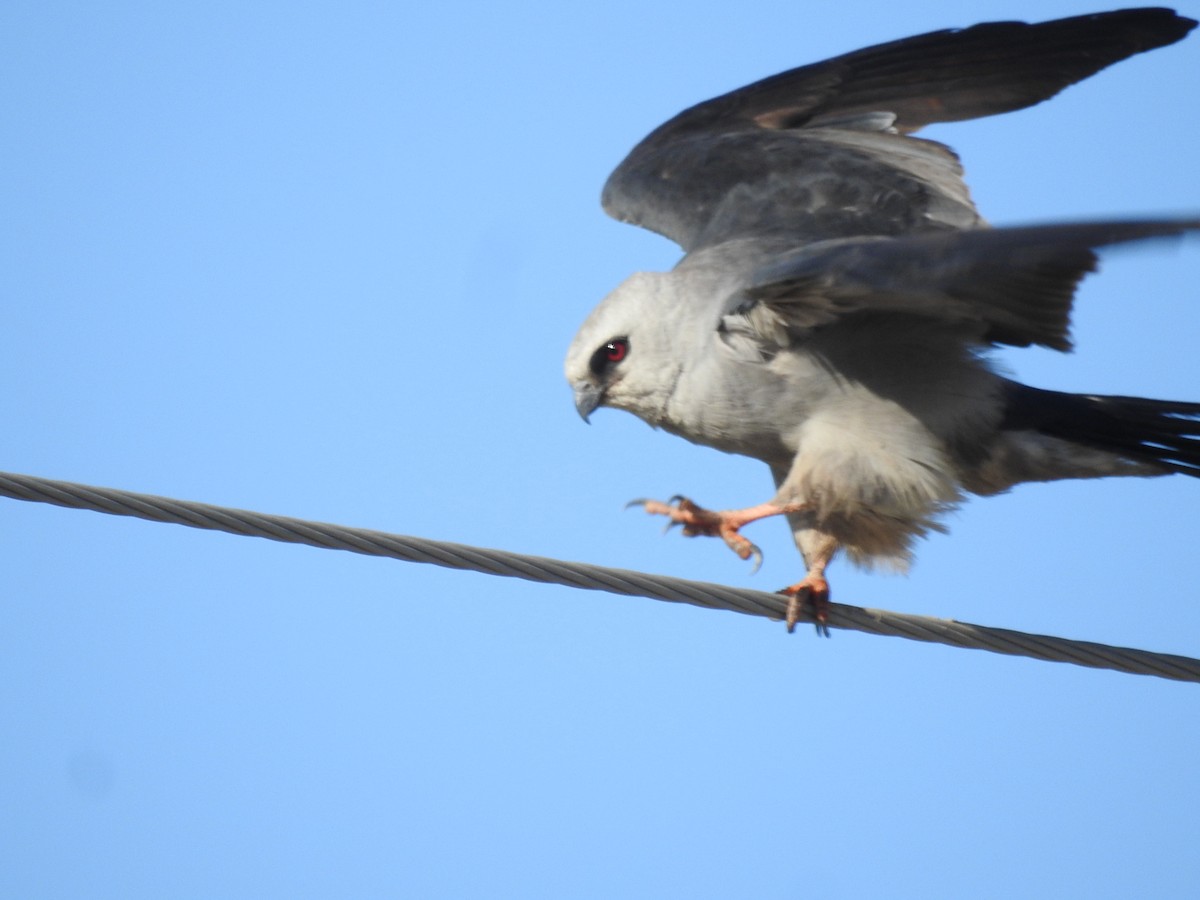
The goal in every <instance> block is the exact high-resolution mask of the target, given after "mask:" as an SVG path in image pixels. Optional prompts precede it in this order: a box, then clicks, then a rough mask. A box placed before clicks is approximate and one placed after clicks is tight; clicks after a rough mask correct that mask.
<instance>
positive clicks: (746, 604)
mask: <svg viewBox="0 0 1200 900" xmlns="http://www.w3.org/2000/svg"><path fill="white" fill-rule="evenodd" d="M0 496H5V497H10V498H12V499H15V500H28V501H32V502H39V503H52V504H54V505H56V506H66V507H70V508H72V509H89V510H93V511H96V512H104V513H109V514H111V515H117V516H132V517H134V518H139V519H148V520H149V521H152V522H172V523H174V524H177V525H187V526H189V527H192V528H206V529H209V530H211V531H224V532H227V533H229V534H240V535H247V536H251V537H263V538H269V539H271V540H274V541H283V542H285V543H292V544H308V545H309V546H312V547H322V548H325V549H329V550H349V551H351V552H354V553H363V554H367V555H370V556H387V557H391V558H393V559H401V560H405V561H407V562H420V563H432V564H434V565H438V566H445V567H447V568H451V569H467V570H471V571H475V572H483V573H486V574H489V575H504V576H507V577H510V578H523V579H525V580H527V581H539V582H544V583H547V584H561V585H565V586H567V587H574V588H583V589H586V590H597V591H608V592H610V593H614V594H624V595H627V596H634V597H649V598H651V599H654V600H667V601H670V602H673V603H690V604H692V605H694V606H702V607H705V608H707V609H725V610H730V611H733V612H739V613H745V614H747V615H754V616H763V617H765V618H769V619H783V618H784V615H785V611H786V606H787V601H786V599H785V598H784V597H781V596H779V595H777V594H770V593H765V592H763V591H752V590H746V589H743V588H732V587H726V586H724V585H719V584H710V583H707V582H702V581H688V580H686V579H682V578H670V577H667V576H664V575H650V574H647V573H644V572H633V571H629V570H626V569H614V568H608V567H605V566H593V565H589V564H587V563H574V562H565V561H563V560H557V559H548V558H546V557H541V556H529V555H526V554H522V553H510V552H508V551H505V550H490V549H486V548H483V547H471V546H467V545H464V544H454V543H450V542H447V541H435V540H429V539H427V538H418V537H409V536H406V535H400V534H389V533H387V532H383V531H373V530H370V529H366V528H349V527H346V526H342V525H331V524H327V523H324V522H312V521H307V520H304V519H296V518H291V517H289V516H277V515H270V514H266V513H257V512H250V511H248V510H242V509H231V508H229V507H222V506H212V505H210V504H207V503H195V502H192V501H187V500H174V499H171V498H168V497H156V496H153V495H151V494H137V493H133V492H131V491H123V490H117V489H114V488H102V487H93V486H90V485H84V484H73V483H71V482H67V481H55V480H51V479H48V478H38V477H36V476H32V475H16V474H11V473H3V472H0ZM805 615H806V614H805ZM803 617H804V615H802V618H803ZM808 621H811V617H809V618H808ZM829 626H830V627H831V628H842V629H849V630H853V631H863V632H866V633H868V634H878V635H887V636H892V637H903V638H908V639H909V640H914V641H926V642H928V643H938V644H948V645H950V646H952V647H964V648H969V649H974V650H990V651H991V652H993V653H1004V654H1008V655H1010V656H1026V657H1030V658H1032V659H1042V660H1047V661H1052V662H1068V663H1074V664H1075V665H1079V666H1089V667H1091V668H1096V669H1112V670H1115V671H1118V672H1128V673H1131V674H1136V675H1154V676H1157V677H1159V678H1170V679H1174V680H1176V681H1200V660H1197V659H1192V658H1190V657H1186V656H1175V655H1172V654H1166V653H1153V652H1150V651H1147V650H1133V649H1128V648H1124V647H1112V646H1108V645H1106V644H1097V643H1092V642H1090V641H1075V640H1069V639H1066V638H1059V637H1050V636H1047V635H1037V634H1026V633H1024V632H1020V631H1010V630H1008V629H1004V628H991V627H988V626H984V625H970V624H967V623H965V622H958V621H955V620H953V619H937V618H931V617H929V616H914V615H909V614H905V613H894V612H887V611H885V610H879V609H866V608H863V607H857V606H848V605H846V604H843V603H834V604H831V608H830V610H829Z"/></svg>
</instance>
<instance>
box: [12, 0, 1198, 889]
mask: <svg viewBox="0 0 1200 900" xmlns="http://www.w3.org/2000/svg"><path fill="white" fill-rule="evenodd" d="M1101 8H1103V7H1102V6H1096V5H1093V4H1089V3H1083V2H1058V0H1010V2H1004V3H1001V2H972V3H960V4H940V3H932V2H920V3H907V4H900V3H882V2H859V0H846V2H839V3H835V4H811V3H808V4H802V3H775V2H759V0H742V2H738V3H723V4H716V3H687V4H683V3H656V2H653V0H651V2H646V0H639V2H636V3H628V2H609V3H604V4H563V3H559V2H555V3H548V2H547V3H522V4H506V5H484V4H479V5H478V6H472V5H465V4H415V3H407V4H387V3H353V2H352V3H337V4H333V3H329V4H320V3H304V4H267V3H255V4H244V3H203V4H200V3H171V4H163V3H144V4H132V3H109V4H61V3H54V2H36V3H35V2H18V0H9V2H6V3H5V4H4V6H3V9H2V10H0V146H2V151H0V156H2V157H3V164H2V165H0V209H2V210H3V212H2V215H0V228H2V229H3V235H2V239H0V297H2V300H3V323H4V325H3V334H4V341H3V349H2V350H0V416H2V417H3V421H4V422H5V423H6V427H5V429H4V434H5V437H4V440H3V452H2V453H0V469H4V470H9V471H16V472H27V473H31V474H37V475H43V476H47V477H52V478H62V479H66V480H72V481H81V482H85V483H93V484H102V485H109V486H113V487H122V488H126V489H130V490H136V491H145V492H150V493H158V494H165V495H168V496H175V497H182V498H188V499H194V500H203V501H207V502H211V503H217V504H226V505H232V506H239V507H244V508H250V509H259V510H263V511H270V512H278V513H284V514H289V515H295V516H300V517H305V518H314V519H322V520H326V521H334V522H341V523H345V524H351V525H361V526H367V527H373V528H379V529H384V530H389V531H397V532H401V533H407V534H415V535H422V536H427V537H436V538H444V539H448V540H455V541H460V542H464V543H472V544H480V545H486V546H495V547H503V548H508V549H512V550H519V551H524V552H529V553H537V554H543V555H547V556H557V557H564V558H569V559H578V560H586V561H591V562H596V563H603V564H608V565H616V566H623V567H627V568H633V569H642V570H648V571H654V572H661V573H666V574H673V575H680V576H686V577H692V578H698V579H702V580H709V581H718V582H724V583H729V584H735V585H744V586H749V587H761V588H765V589H773V588H777V587H781V586H783V585H784V584H787V583H790V582H791V581H794V580H796V578H797V577H798V574H799V571H800V570H799V559H798V556H797V555H796V553H795V550H794V548H792V546H791V544H790V538H789V536H788V534H787V531H786V528H785V527H783V525H782V524H780V523H778V522H770V521H768V522H763V523H760V524H757V525H755V526H752V527H751V529H749V531H748V534H749V536H751V537H752V539H753V540H755V541H756V542H758V543H759V544H760V545H761V546H762V547H763V549H764V551H765V553H766V562H765V565H764V566H763V569H762V570H761V571H760V572H759V574H757V575H755V576H753V577H752V576H751V575H750V572H749V569H748V566H747V565H746V564H744V563H741V562H740V561H738V560H737V559H735V558H734V557H733V555H732V554H730V553H728V552H727V551H726V550H724V548H722V547H720V546H719V545H718V544H716V543H715V542H710V541H687V540H683V539H681V538H680V537H678V536H671V537H667V538H663V537H660V536H659V534H658V523H656V522H655V521H652V520H650V519H648V518H646V517H644V516H641V515H638V514H636V513H632V512H630V513H623V512H622V504H623V503H624V502H625V501H626V500H627V499H629V498H631V497H639V496H662V497H666V496H668V495H670V494H673V493H676V492H685V493H688V494H690V495H692V496H694V497H695V498H697V499H698V500H700V501H702V502H704V503H706V504H709V505H712V506H718V507H719V506H733V505H745V504H749V503H754V502H759V501H761V500H764V499H766V498H767V497H768V496H769V493H770V479H769V477H768V474H767V472H766V470H765V468H764V467H763V466H761V464H757V463H753V462H751V461H747V460H741V459H736V458H733V457H728V456H723V455H721V454H718V453H716V452H714V451H711V450H705V449H702V448H697V447H693V446H691V445H689V444H686V443H684V442H682V441H680V440H678V439H676V438H672V437H670V436H668V435H665V434H661V433H656V432H654V431H652V430H650V429H649V428H647V427H646V426H644V425H643V424H641V423H640V422H639V421H637V420H636V419H634V418H632V417H630V416H627V415H625V414H621V413H616V412H611V411H610V412H604V411H602V412H600V413H599V414H597V415H596V416H594V417H593V424H592V426H591V427H590V428H589V427H585V426H584V425H582V424H581V423H580V422H579V420H578V418H577V417H576V414H575V411H574V409H573V408H572V404H571V397H570V392H569V390H568V388H567V387H566V385H565V383H564V382H563V380H562V375H561V359H562V355H563V353H564V351H565V348H566V346H567V343H568V342H569V340H570V338H571V336H572V334H573V333H574V331H575V328H576V327H577V326H578V324H579V322H580V321H581V320H582V319H583V317H584V316H585V315H586V314H587V312H588V310H589V309H590V308H591V307H592V305H593V304H594V303H595V302H596V301H597V300H598V299H599V298H600V297H602V296H603V295H604V294H605V293H607V292H608V291H609V290H610V289H611V288H612V287H613V286H615V285H616V284H617V283H618V282H619V281H620V280H621V279H622V278H624V277H625V276H626V275H627V274H628V273H630V272H632V271H634V270H636V269H639V268H642V269H654V268H665V267H668V266H670V265H671V264H673V262H674V260H675V259H676V255H677V254H676V250H675V248H674V247H673V246H672V245H671V244H670V243H669V242H667V241H666V240H665V239H662V238H659V237H657V236H655V235H651V234H649V233H644V232H640V231H638V230H637V229H634V228H631V227H629V226H624V225H620V224H618V223H616V222H613V221H610V220H608V219H607V218H606V217H605V216H604V215H603V213H602V212H601V210H600V208H599V205H598V195H599V190H600V186H601V184H602V183H603V180H604V178H605V177H606V176H607V174H608V172H609V171H610V170H611V168H612V167H613V166H614V165H615V164H616V163H617V162H618V161H619V160H620V159H621V157H622V156H623V155H624V154H625V152H626V151H627V150H628V149H629V148H630V147H631V146H632V145H633V144H634V143H635V142H636V141H637V140H638V139H640V138H641V137H642V136H643V135H644V134H645V133H646V132H647V131H648V130H649V129H651V128H652V127H654V126H655V125H657V124H658V123H660V122H661V121H663V120H664V119H665V118H667V117H668V116H670V115H672V114H674V113H675V112H677V111H678V110H680V109H682V108H683V107H685V106H688V105H690V104H692V103H694V102H697V101H699V100H702V99H705V98H707V97H710V96H712V95H714V94H717V93H720V92H723V91H726V90H729V89H731V88H734V87H737V86H739V85H741V84H744V83H746V82H748V81H751V80H753V79H756V78H759V77H762V76H765V75H769V74H772V73H774V72H776V71H779V70H782V69H784V68H788V67H791V66H793V65H797V64H801V63H805V62H810V61H814V60H817V59H821V58H824V57H827V56H830V55H833V54H835V53H840V52H843V51H847V50H850V49H854V48H857V47H859V46H863V45H866V44H870V43H874V42H878V41H882V40H888V39H892V38H898V37H902V36H904V35H907V34H913V33H917V32H921V31H927V30H931V29H934V28H941V27H948V26H963V25H969V24H972V23H974V22H977V21H984V20H994V19H998V18H1023V19H1044V18H1052V17H1056V16H1061V15H1070V14H1076V13H1082V12H1090V11H1095V10H1097V9H1101ZM1181 11H1183V12H1185V13H1190V14H1191V15H1192V16H1196V15H1198V14H1200V7H1196V6H1195V5H1192V6H1190V7H1189V6H1187V5H1184V6H1183V7H1182V10H1181ZM1198 83H1200V37H1197V36H1196V35H1193V36H1192V38H1191V39H1190V40H1188V41H1186V42H1184V43H1183V44H1182V45H1178V46H1175V47H1172V48H1168V49H1165V50H1160V51H1157V52H1154V53H1152V54H1148V55H1144V56H1140V57H1137V58H1135V59H1133V60H1130V61H1128V62H1125V63H1122V64H1119V65H1118V66H1116V67H1115V68H1113V69H1111V70H1109V71H1107V72H1105V73H1102V74H1101V75H1099V76H1097V77H1095V78H1093V79H1091V80H1090V81H1088V82H1086V83H1084V84H1083V85H1080V86H1078V87H1075V88H1073V89H1070V90H1069V91H1067V92H1066V93H1065V94H1064V95H1062V96H1060V97H1058V98H1056V99H1055V100H1053V101H1051V102H1050V103H1047V104H1045V105H1043V106H1040V107H1038V108H1035V109H1033V110H1028V111H1025V112H1020V113H1015V114H1012V115H1008V116H1003V117H999V118H995V119H992V120H988V121H984V122H978V123H963V124H959V125H953V126H945V127H941V128H938V129H934V130H931V131H930V132H928V133H929V135H930V136H933V137H936V138H939V139H942V140H946V141H948V142H949V143H951V144H952V145H953V146H954V147H955V148H956V149H957V150H958V151H959V152H960V153H961V154H962V156H963V159H964V162H965V164H966V166H967V170H968V174H969V177H970V182H971V184H972V186H973V189H974V193H975V197H976V200H977V201H978V203H979V205H980V206H981V208H982V209H983V211H984V212H985V214H986V215H988V216H989V217H990V218H991V219H992V221H994V222H997V223H1017V222H1031V221H1047V220H1053V219H1079V218H1088V217H1096V216H1102V215H1113V214H1116V215H1136V214H1165V213H1172V212H1174V213H1179V212H1186V211H1192V212H1195V211H1196V210H1197V209H1200V175H1198V174H1197V166H1196V153H1197V150H1196V148H1197V146H1200V124H1198V123H1200V115H1198V111H1200V110H1198V108H1197V98H1196V85H1197V84H1198ZM1197 282H1200V244H1198V243H1197V242H1193V243H1190V244H1185V245H1182V246H1175V247H1155V248H1150V249H1146V250H1138V251H1135V252H1125V253H1118V254H1114V255H1111V256H1110V257H1109V258H1108V259H1107V260H1106V262H1105V266H1104V270H1103V271H1102V273H1101V274H1100V275H1099V276H1097V277H1095V278H1093V279H1090V280H1089V281H1088V282H1087V283H1086V286H1085V288H1084V289H1083V291H1082V292H1081V295H1080V298H1079V304H1078V315H1077V318H1076V328H1075V333H1076V337H1077V341H1078V347H1079V349H1078V352H1077V353H1075V354H1074V355H1072V356H1070V357H1062V356H1057V355H1054V354H1051V353H1049V352H1035V351H1025V352H1013V353H1010V354H1005V355H1004V356H1003V360H1004V363H1005V365H1007V366H1008V367H1010V368H1011V369H1012V370H1013V371H1014V372H1015V373H1016V374H1017V375H1018V376H1019V377H1021V378H1022V379H1024V380H1026V381H1028V382H1030V383H1033V384H1036V385H1039V386H1045V387H1055V388H1061V389H1073V390H1086V391H1092V392H1107V393H1126V394H1140V395H1145V396H1162V397H1171V398H1182V399H1200V359H1198V358H1197V353H1196V340H1197V335H1198V334H1200V291H1198V290H1197V287H1196V285H1197ZM1198 509H1200V484H1197V483H1196V482H1195V481H1192V480H1188V479H1185V478H1183V477H1175V478H1169V479H1159V480H1155V481H1141V480H1129V481H1125V482H1117V481H1108V482H1095V483H1090V484H1086V483H1084V484H1058V485H1047V486H1031V487H1024V488H1020V489H1018V490H1016V491H1015V492H1013V493H1012V494H1010V495H1007V496H1004V497H1001V498H996V499H992V500H978V501H974V502H971V503H969V504H968V505H967V506H966V507H964V508H963V509H962V510H961V511H960V512H959V513H957V514H956V515H955V516H953V517H952V519H951V521H950V525H951V527H952V533H951V534H950V535H949V536H936V537H934V538H933V539H931V540H929V541H928V542H926V543H925V544H924V545H923V546H922V548H921V550H920V556H919V561H918V564H917V567H916V568H915V570H914V571H913V573H912V574H911V576H909V577H907V578H903V577H885V576H878V575H868V574H863V573H859V572H856V571H854V570H853V569H851V568H850V567H849V566H846V565H837V566H836V568H834V569H832V570H831V575H832V579H833V585H834V591H835V598H836V599H838V600H840V601H842V602H846V603H855V604H860V605H864V606H874V607H882V608H885V609H893V610H899V611H905V612H912V613H922V614H930V615H939V616H947V617H953V618H956V619H961V620H964V621H969V622H977V623H981V624H989V625H998V626H1004V627H1008V628H1014V629H1019V630H1024V631H1034V632H1043V633H1051V634H1059V635H1063V636H1068V637H1076V638H1085V639H1090V640H1095V641H1101V642H1105V643H1115V644H1122V645H1127V646H1136V647H1143V648H1146V649H1152V650H1160V651H1166V652H1174V653H1181V654H1185V655H1192V656H1200V602H1198V600H1200V598H1198V596H1197V594H1198V591H1197V587H1196V585H1197V575H1198V574H1200V573H1198V571H1197V526H1196V521H1197V510H1198ZM0 560H2V566H3V569H2V572H0V722H2V723H3V725H2V728H3V733H2V738H0V856H2V857H3V860H2V862H0V895H3V896H6V897H21V898H41V897H55V898H57V897H120V898H142V897H146V898H161V897H222V898H227V897H229V898H232V897H289V898H299V897H462V896H480V897H482V896H489V897H561V896H575V897H616V896H638V897H689V898H696V897H763V898H768V897H800V896H812V897H866V896H873V897H884V896H886V897H922V898H927V897H962V896H989V897H1014V896H1020V897H1056V898H1057V897H1063V896H1088V897H1128V896H1135V895H1139V896H1183V895H1187V894H1195V893H1196V892H1197V891H1200V857H1198V856H1197V853H1196V821H1197V809H1198V808H1200V807H1198V801H1200V768H1198V766H1197V760H1198V759H1200V715H1198V714H1197V710H1198V709H1200V693H1198V691H1200V688H1198V687H1197V686H1195V685H1182V684H1176V683H1172V682H1167V681H1161V680H1156V679H1150V678H1141V677H1134V676H1126V675H1119V674H1115V673H1110V672H1098V671H1091V670H1087V669H1082V668H1076V667H1072V666H1066V665H1056V664H1050V663H1039V662H1033V661H1029V660H1019V659H1010V658H1006V657H999V656H994V655H990V654H986V653H980V652H971V651H964V650H954V649H950V648H946V647H939V646H926V645H922V644H916V643H911V642H907V641H901V640H898V639H887V638H877V637H870V636H865V635H859V634H853V633H835V635H834V637H833V639H832V640H829V641H819V640H817V639H815V638H814V637H813V636H812V634H811V632H809V631H807V630H802V631H798V632H797V634H795V635H792V636H790V637H789V636H788V635H786V634H785V632H784V629H783V627H782V626H781V625H777V624H774V623H770V622H767V621H765V620H761V619H754V618H748V617H743V616H738V615H735V614H731V613H718V612H709V611H703V610H699V609H693V608H690V607H678V606H674V605H669V604H662V603H655V602H653V601H649V600H631V599H625V598H618V597H610V596H607V595H602V594H592V593H584V592H578V591H571V590H567V589H559V588H551V587H543V586H537V585H529V584H524V583H518V582H511V581H507V580H502V579H495V578H488V577H485V576H481V575H472V574H464V573H457V572H451V571H447V570H441V569H436V568H431V567H422V566H415V565H407V564H403V563H397V562H390V561H383V560H376V559H368V558H363V557H357V556H353V555H350V554H342V553H333V552H327V551H319V550H314V549H308V548H301V547H292V546H283V545H277V544H273V543H270V542H266V541H257V540H250V539H246V538H237V537H232V536H228V535H219V534H211V533H206V532H199V531H194V530H190V529H184V528H178V527H173V526H165V525H156V524H151V523H145V522H138V521H133V520H127V519H118V518H114V517H110V516H103V515H99V514H94V513H87V512H77V511H70V510H63V509H59V508H55V507H50V506H46V505H41V504H26V503H20V502H16V501H9V500H0Z"/></svg>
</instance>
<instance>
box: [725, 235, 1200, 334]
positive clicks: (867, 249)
mask: <svg viewBox="0 0 1200 900" xmlns="http://www.w3.org/2000/svg"><path fill="white" fill-rule="evenodd" d="M1196 230H1200V220H1178V221H1145V222H1095V223H1086V224H1078V225H1043V226H1031V227H1024V228H994V229H993V228H980V229H974V230H971V231H957V232H943V233H936V234H922V235H915V236H910V237H901V238H853V239H849V240H843V241H830V242H826V243H823V244H813V245H809V246H808V247H805V248H802V249H799V250H797V251H795V252H793V253H790V254H788V255H787V256H784V257H782V258H780V259H778V260H775V261H773V262H771V263H770V264H768V265H766V266H764V267H762V268H761V269H760V270H759V271H758V272H756V273H755V276H754V279H753V281H752V284H751V286H750V287H749V288H748V289H747V290H746V291H745V293H744V295H743V300H742V301H741V302H740V304H739V305H738V306H737V307H736V308H735V309H734V310H732V312H731V313H730V314H729V315H727V316H725V317H724V319H723V321H722V328H723V329H725V330H726V331H734V332H740V333H743V334H750V335H751V336H752V337H753V338H754V339H755V340H756V341H757V342H759V343H760V344H761V345H762V346H763V347H764V349H770V348H778V347H783V346H786V345H788V344H790V343H793V342H796V341H802V340H803V339H804V338H805V337H806V336H807V334H808V333H810V332H811V331H812V330H813V329H816V328H821V327H824V326H829V325H832V324H834V323H836V322H839V321H842V320H845V319H846V318H848V317H852V316H861V315H904V316H918V317H923V318H928V319H933V320H938V321H943V322H963V323H974V324H977V325H978V326H979V333H980V340H982V341H984V342H989V343H994V344H1007V345H1010V346H1014V347H1027V346H1029V345H1030V344H1040V345H1041V346H1044V347H1050V348H1052V349H1054V350H1069V349H1070V347H1071V339H1070V317H1071V303H1072V300H1073V299H1074V295H1075V288H1076V286H1077V285H1078V284H1079V282H1080V280H1081V279H1082V278H1083V277H1084V276H1085V275H1086V274H1087V273H1088V272H1091V271H1093V270H1094V269H1095V267H1096V254H1095V250H1096V249H1098V248H1100V247H1105V246H1108V245H1111V244H1121V243H1128V242H1131V241H1140V240H1147V239H1150V238H1163V237H1171V236H1176V235H1180V234H1183V233H1185V232H1188V231H1196Z"/></svg>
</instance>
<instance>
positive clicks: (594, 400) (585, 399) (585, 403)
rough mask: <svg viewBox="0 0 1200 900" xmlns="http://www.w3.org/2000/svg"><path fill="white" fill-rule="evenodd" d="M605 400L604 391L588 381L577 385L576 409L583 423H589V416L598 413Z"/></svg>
mask: <svg viewBox="0 0 1200 900" xmlns="http://www.w3.org/2000/svg"><path fill="white" fill-rule="evenodd" d="M603 399H604V391H602V390H601V389H600V387H599V386H598V385H595V384H592V383H591V382H588V381H580V382H578V383H577V384H576V385H575V409H576V410H577V411H578V412H579V418H581V419H583V421H585V422H587V421H588V416H590V415H591V414H592V413H593V412H595V411H596V407H597V406H599V405H600V402H601V401H602V400H603ZM589 424H591V423H589Z"/></svg>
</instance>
